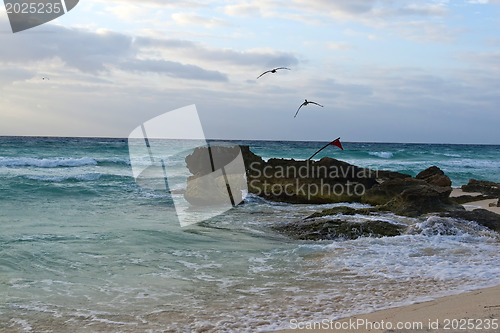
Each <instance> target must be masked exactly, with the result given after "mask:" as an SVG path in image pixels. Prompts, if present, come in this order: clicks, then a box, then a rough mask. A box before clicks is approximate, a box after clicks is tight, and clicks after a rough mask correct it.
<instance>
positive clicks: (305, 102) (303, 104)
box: [293, 99, 323, 118]
mask: <svg viewBox="0 0 500 333" xmlns="http://www.w3.org/2000/svg"><path fill="white" fill-rule="evenodd" d="M307 104H316V105H317V106H321V107H323V105H321V104H318V103H316V102H313V101H308V100H307V99H306V100H305V101H304V103H302V104H301V105H300V106H299V108H298V109H297V112H295V116H293V117H294V118H295V117H297V114H298V113H299V111H300V109H301V108H302V107H303V106H306V105H307Z"/></svg>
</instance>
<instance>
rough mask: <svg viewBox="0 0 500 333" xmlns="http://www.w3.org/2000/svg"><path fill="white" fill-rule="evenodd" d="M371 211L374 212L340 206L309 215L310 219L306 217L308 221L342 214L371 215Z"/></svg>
mask: <svg viewBox="0 0 500 333" xmlns="http://www.w3.org/2000/svg"><path fill="white" fill-rule="evenodd" d="M371 211H372V210H370V209H365V208H362V209H356V208H351V207H347V206H339V207H333V208H328V209H324V210H322V211H321V212H316V213H313V214H311V215H309V216H308V217H306V218H305V219H306V220H307V219H312V218H315V217H323V216H331V215H338V214H342V215H355V214H362V215H368V214H370V212H371Z"/></svg>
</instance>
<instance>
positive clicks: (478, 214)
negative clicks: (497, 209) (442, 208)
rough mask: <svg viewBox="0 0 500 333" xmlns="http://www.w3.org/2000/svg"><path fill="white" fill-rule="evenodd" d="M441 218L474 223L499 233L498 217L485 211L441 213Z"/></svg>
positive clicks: (499, 220)
mask: <svg viewBox="0 0 500 333" xmlns="http://www.w3.org/2000/svg"><path fill="white" fill-rule="evenodd" d="M441 216H446V217H453V218H456V219H462V220H466V221H474V222H476V223H477V224H480V225H482V226H485V227H487V228H489V229H492V230H495V231H496V232H499V233H500V215H499V214H496V213H493V212H490V211H489V210H486V209H474V210H473V211H466V210H462V211H450V212H444V213H442V214H441Z"/></svg>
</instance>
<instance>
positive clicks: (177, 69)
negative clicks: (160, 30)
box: [118, 59, 228, 81]
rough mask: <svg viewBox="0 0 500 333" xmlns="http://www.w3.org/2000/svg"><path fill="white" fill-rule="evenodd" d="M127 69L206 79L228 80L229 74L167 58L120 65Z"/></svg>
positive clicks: (128, 62)
mask: <svg viewBox="0 0 500 333" xmlns="http://www.w3.org/2000/svg"><path fill="white" fill-rule="evenodd" d="M118 68H120V69H122V70H126V71H139V72H153V73H157V74H165V75H167V76H171V77H176V78H183V79H191V80H204V81H227V80H228V79H227V76H226V75H225V74H222V73H220V72H217V71H209V70H205V69H203V68H201V67H198V66H194V65H184V64H181V63H178V62H174V61H167V60H138V59H135V60H130V61H126V62H123V63H121V64H119V65H118Z"/></svg>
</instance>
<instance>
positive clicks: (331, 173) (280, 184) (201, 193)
mask: <svg viewBox="0 0 500 333" xmlns="http://www.w3.org/2000/svg"><path fill="white" fill-rule="evenodd" d="M240 151H241V154H242V157H243V160H244V165H245V171H244V173H245V175H246V178H247V185H248V191H249V192H251V193H254V194H256V195H258V196H261V197H263V198H265V199H268V200H272V201H279V202H288V203H309V204H321V203H335V202H359V201H360V200H361V197H362V195H363V194H364V193H365V192H366V190H368V189H370V188H372V187H373V186H375V185H377V184H379V183H382V182H385V181H387V180H391V179H402V178H408V177H410V176H409V175H405V174H401V173H398V172H391V171H376V170H371V169H366V168H360V167H358V166H355V165H352V164H349V163H346V162H343V161H339V160H336V159H333V158H329V157H324V158H322V159H321V160H319V161H305V160H300V161H296V160H293V159H270V160H268V161H264V160H263V159H262V158H261V157H260V156H257V155H255V154H254V153H252V152H251V151H250V149H249V147H248V146H235V147H220V146H212V147H211V148H210V151H208V148H206V147H201V148H197V149H195V151H194V152H193V154H191V155H189V156H187V157H186V164H187V167H188V169H189V171H190V172H191V173H192V174H193V176H191V177H189V179H188V184H187V190H186V193H185V198H186V200H188V201H189V202H190V203H193V204H200V203H203V204H209V203H210V202H218V201H219V199H222V198H224V197H225V196H227V195H226V194H225V193H224V186H223V185H224V184H223V182H222V180H221V179H219V180H211V182H212V183H211V185H210V186H208V187H211V188H221V189H222V190H221V192H220V198H219V195H217V193H216V195H214V197H213V198H208V199H207V198H205V197H206V196H207V195H208V194H209V193H207V191H206V188H207V186H204V185H205V184H206V182H203V183H201V181H198V180H197V179H198V178H200V177H203V176H206V175H208V174H210V173H213V171H214V170H219V169H221V168H222V167H224V170H225V172H226V173H228V174H234V175H237V174H238V172H234V173H233V172H232V171H231V170H227V167H226V165H227V164H228V163H230V162H231V161H233V160H234V159H235V158H236V156H238V154H239V153H240ZM209 152H210V153H209ZM240 171H241V170H240ZM201 185H203V186H204V188H200V186H201ZM216 192H217V191H216Z"/></svg>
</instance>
